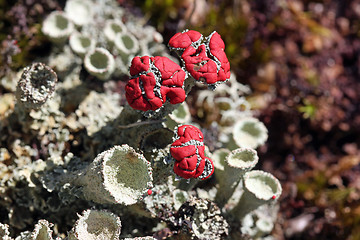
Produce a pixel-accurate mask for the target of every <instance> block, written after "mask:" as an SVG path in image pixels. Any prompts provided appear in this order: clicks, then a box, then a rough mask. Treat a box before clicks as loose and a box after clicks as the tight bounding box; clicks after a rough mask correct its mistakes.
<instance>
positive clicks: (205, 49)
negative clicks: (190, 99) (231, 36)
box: [125, 30, 230, 111]
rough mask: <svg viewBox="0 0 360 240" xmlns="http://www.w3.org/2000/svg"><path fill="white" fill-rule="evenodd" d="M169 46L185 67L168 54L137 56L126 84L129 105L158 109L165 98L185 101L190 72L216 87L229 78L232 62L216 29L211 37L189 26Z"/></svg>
mask: <svg viewBox="0 0 360 240" xmlns="http://www.w3.org/2000/svg"><path fill="white" fill-rule="evenodd" d="M169 48H170V49H171V50H175V51H176V52H177V53H178V55H179V56H180V58H181V61H182V63H183V67H184V68H181V67H180V66H179V65H178V64H176V63H174V62H173V61H171V60H170V59H169V58H167V57H149V56H143V57H135V58H134V59H133V60H132V62H131V66H130V74H131V79H130V80H129V82H128V83H127V85H126V87H125V91H126V99H127V101H128V103H129V105H130V106H131V107H132V108H134V109H137V110H141V111H149V110H152V111H155V110H157V109H159V108H160V107H161V106H163V104H164V103H165V102H166V101H169V102H170V103H171V104H178V103H181V102H184V101H185V98H186V93H185V90H184V81H185V78H186V76H187V75H190V76H192V77H193V78H194V79H195V80H196V81H201V82H203V83H206V84H208V86H209V87H210V88H215V87H216V85H217V84H218V83H220V82H224V81H226V80H228V79H229V78H230V64H229V61H228V59H227V57H226V54H225V52H224V49H225V44H224V41H223V40H222V39H221V37H220V35H219V34H218V33H217V32H213V33H211V34H210V35H209V36H208V37H205V38H204V37H203V35H202V34H201V33H199V32H197V31H194V30H190V31H184V32H181V33H177V34H175V35H174V36H173V37H172V38H171V39H170V41H169Z"/></svg>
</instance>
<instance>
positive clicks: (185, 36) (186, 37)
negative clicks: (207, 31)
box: [169, 30, 202, 49]
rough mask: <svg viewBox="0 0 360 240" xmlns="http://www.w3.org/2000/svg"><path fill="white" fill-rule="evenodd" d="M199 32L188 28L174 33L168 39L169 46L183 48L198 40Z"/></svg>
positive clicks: (199, 38) (200, 36)
mask: <svg viewBox="0 0 360 240" xmlns="http://www.w3.org/2000/svg"><path fill="white" fill-rule="evenodd" d="M201 38H202V35H201V33H199V32H197V31H194V30H189V31H184V32H181V33H177V34H175V35H174V36H173V37H172V38H171V39H170V41H169V47H170V48H173V49H185V48H187V47H189V46H190V45H191V44H192V43H195V42H198V41H199V40H201Z"/></svg>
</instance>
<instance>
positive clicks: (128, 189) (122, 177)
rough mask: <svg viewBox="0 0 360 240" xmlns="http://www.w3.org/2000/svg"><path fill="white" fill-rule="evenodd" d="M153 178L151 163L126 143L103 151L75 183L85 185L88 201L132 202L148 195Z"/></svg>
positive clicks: (127, 203)
mask: <svg viewBox="0 0 360 240" xmlns="http://www.w3.org/2000/svg"><path fill="white" fill-rule="evenodd" d="M152 181H153V177H152V168H151V164H150V162H148V161H147V160H146V159H145V157H144V156H143V155H142V154H139V153H137V152H135V150H134V149H133V148H131V147H129V146H128V145H126V144H124V145H121V146H114V147H112V148H111V149H109V150H106V151H104V152H102V153H100V154H99V155H98V156H97V157H96V158H95V160H94V161H93V162H92V163H91V164H90V166H88V167H87V169H86V170H84V172H83V174H82V175H80V176H79V178H78V179H77V180H76V182H75V184H77V185H81V186H82V187H83V194H84V197H85V199H87V200H92V201H94V202H97V203H101V204H106V203H108V204H109V203H110V204H119V203H120V204H124V205H132V204H135V203H137V202H138V201H139V200H140V199H142V198H143V196H145V195H146V194H147V191H148V189H149V188H152Z"/></svg>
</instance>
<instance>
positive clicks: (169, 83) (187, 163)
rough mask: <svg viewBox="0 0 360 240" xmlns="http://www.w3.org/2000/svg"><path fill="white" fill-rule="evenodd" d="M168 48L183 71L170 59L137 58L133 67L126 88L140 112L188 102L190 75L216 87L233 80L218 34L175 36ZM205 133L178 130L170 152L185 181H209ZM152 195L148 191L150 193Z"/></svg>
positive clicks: (211, 169)
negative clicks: (187, 90)
mask: <svg viewBox="0 0 360 240" xmlns="http://www.w3.org/2000/svg"><path fill="white" fill-rule="evenodd" d="M169 48H170V49H171V50H174V51H176V52H177V54H178V55H179V57H180V59H181V62H182V64H183V68H182V67H180V66H179V65H178V64H176V63H175V62H173V61H171V60H170V59H169V58H167V57H149V56H143V57H135V58H134V59H133V60H132V62H131V66H130V75H131V79H130V80H129V82H128V83H127V85H126V87H125V91H126V99H127V101H128V103H129V105H130V106H131V107H132V108H134V109H136V110H141V111H144V112H145V111H150V110H151V111H155V110H157V109H160V108H161V107H162V106H163V104H164V103H165V102H166V101H169V102H170V103H171V104H178V103H182V102H184V101H185V98H186V92H185V90H184V82H185V78H186V77H187V76H192V77H193V78H194V79H195V80H196V81H201V82H203V83H205V84H207V85H208V86H209V88H215V87H216V85H217V84H218V83H221V82H225V81H226V80H228V79H229V78H230V64H229V61H228V59H227V57H226V54H225V52H224V49H225V44H224V41H223V40H222V39H221V37H220V35H219V34H218V33H217V32H213V33H211V34H210V35H209V36H208V37H205V38H204V37H203V35H202V34H201V33H199V32H197V31H193V30H190V31H187V30H186V31H184V32H181V33H177V34H175V35H174V36H173V37H172V38H171V39H170V41H169ZM203 138H204V137H203V134H202V132H201V131H200V130H199V129H198V128H196V127H194V126H191V125H182V126H180V127H178V129H177V132H176V136H175V141H174V143H173V144H172V145H171V148H170V153H171V155H172V157H173V158H174V159H175V163H174V172H175V173H176V174H177V175H178V176H180V177H183V178H185V179H189V178H198V179H201V180H204V179H207V178H209V177H210V176H211V175H212V174H213V172H214V164H213V162H212V160H211V159H210V158H207V157H205V154H204V151H205V146H204V142H203ZM151 193H152V191H151V189H149V191H148V194H149V195H150V194H151Z"/></svg>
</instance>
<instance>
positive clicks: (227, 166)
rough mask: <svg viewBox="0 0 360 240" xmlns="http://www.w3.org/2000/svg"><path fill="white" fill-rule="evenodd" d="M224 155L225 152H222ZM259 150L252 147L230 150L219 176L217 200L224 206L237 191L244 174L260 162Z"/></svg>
mask: <svg viewBox="0 0 360 240" xmlns="http://www.w3.org/2000/svg"><path fill="white" fill-rule="evenodd" d="M222 157H224V153H223V154H222ZM258 160H259V157H258V155H257V152H256V151H255V150H254V149H251V148H238V149H235V150H233V151H232V152H230V153H229V154H228V155H227V156H226V157H225V159H224V161H223V169H224V170H223V172H220V173H219V175H221V177H219V178H217V180H218V183H219V187H218V191H217V193H216V197H215V201H216V203H217V204H218V206H219V207H223V206H224V205H225V204H226V202H227V201H228V200H229V198H230V197H231V196H232V194H233V193H234V191H235V188H236V186H237V185H238V184H239V182H240V180H241V178H242V176H243V175H244V174H245V173H246V172H247V171H249V170H251V169H252V168H253V167H255V165H256V164H257V163H258Z"/></svg>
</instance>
